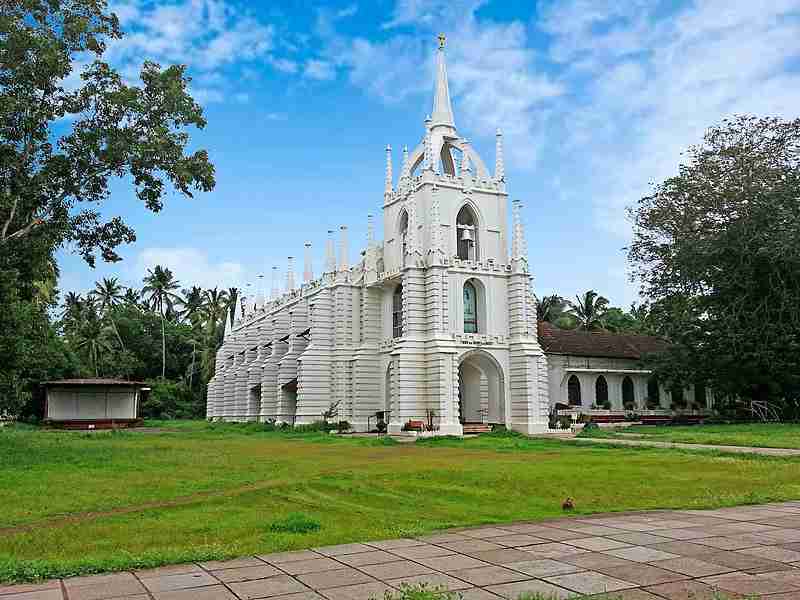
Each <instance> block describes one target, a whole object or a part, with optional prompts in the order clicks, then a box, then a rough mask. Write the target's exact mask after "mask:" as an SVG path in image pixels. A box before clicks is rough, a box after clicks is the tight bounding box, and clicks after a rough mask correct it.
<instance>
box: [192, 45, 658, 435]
mask: <svg viewBox="0 0 800 600" xmlns="http://www.w3.org/2000/svg"><path fill="white" fill-rule="evenodd" d="M393 166H394V165H393V160H392V152H391V148H388V147H387V149H386V175H385V190H384V196H383V206H382V217H383V218H382V222H383V241H382V242H379V241H376V239H375V231H374V229H375V227H374V224H373V223H372V219H371V217H370V224H369V229H368V239H367V243H366V249H365V250H364V251H363V252H362V254H361V259H360V261H359V262H358V264H355V265H350V264H349V260H348V257H349V244H348V239H347V228H346V227H344V226H343V227H341V229H340V238H339V244H338V245H339V248H338V256H337V252H336V247H335V242H334V239H333V237H332V232H329V240H328V245H327V249H326V262H325V266H324V270H323V273H322V275H321V277H318V278H315V277H314V275H313V272H312V266H311V259H310V244H306V260H305V268H304V275H303V282H302V283H301V284H299V285H296V284H295V281H294V273H293V269H292V266H291V263H290V266H289V272H288V273H287V280H286V292H285V293H283V294H282V295H277V294H275V293H274V292H273V298H272V299H270V300H266V299H265V298H263V297H258V298H256V299H255V300H254V301H253V302H244V303H243V310H242V312H241V314H240V315H238V317H237V319H236V320H235V322H234V324H233V325H232V326H231V325H230V322H229V321H228V326H227V328H226V333H225V338H224V342H223V344H222V346H221V348H220V349H219V351H218V353H217V361H216V372H215V375H214V377H213V378H212V380H211V381H210V382H209V387H208V406H207V416H208V418H210V419H223V420H230V421H267V420H273V419H274V420H275V421H277V422H288V423H292V424H301V423H311V422H313V421H317V420H319V419H320V418H321V416H322V414H323V413H325V412H326V411H328V410H329V408H330V407H332V406H334V407H335V413H336V414H335V416H334V418H335V419H336V420H346V421H348V422H349V423H350V424H351V426H352V428H353V429H354V430H356V431H364V430H369V429H371V428H374V427H375V424H376V421H377V420H379V419H381V420H384V419H385V421H386V422H387V424H388V429H389V432H398V431H400V430H401V429H402V427H403V425H404V424H405V423H407V422H408V421H433V422H434V423H435V425H436V426H437V428H438V432H439V433H440V434H452V435H459V434H461V433H462V432H463V429H464V425H465V424H472V423H492V424H503V425H505V426H506V427H508V428H510V429H514V430H517V431H520V432H523V433H528V434H531V433H538V432H542V431H545V430H547V428H548V416H549V413H550V410H551V406H552V405H554V404H555V403H556V402H564V403H568V402H567V401H568V398H567V396H568V394H569V389H568V383H567V380H568V374H567V371H565V370H564V368H563V364H562V363H563V360H561V359H559V360H556V361H555V363H557V365H558V370H557V371H555V372H552V373H551V371H552V369H549V368H548V356H547V355H546V353H545V351H543V349H542V346H541V345H540V343H539V338H538V331H537V321H536V304H535V299H534V295H533V289H532V276H531V272H530V269H529V263H528V258H527V248H526V242H525V234H524V228H523V224H522V211H521V205H520V203H519V202H513V203H511V204H512V206H511V212H512V228H511V231H510V232H509V231H508V225H507V223H508V214H509V196H508V192H507V187H506V185H507V184H506V178H505V172H504V162H503V145H502V135H501V134H500V133H499V132H498V134H497V142H496V154H495V157H494V165H493V169H489V167H487V165H486V163H485V162H484V161H483V160H482V159H481V157H480V156H479V155H478V154H477V152H476V151H475V150H474V149H473V148H472V146H471V145H470V143H469V141H468V140H466V139H465V138H463V137H462V136H460V135H459V133H458V131H457V129H456V125H455V119H454V116H453V110H452V106H451V101H450V93H449V88H448V80H447V70H446V65H445V57H444V40H443V38H440V43H439V48H438V50H437V55H436V83H435V93H434V102H433V112H432V114H431V115H430V116H429V117H428V118H427V119H426V120H425V130H424V136H423V138H422V141H421V142H420V143H419V145H418V146H417V147H416V148H414V149H413V150H412V151H411V152H409V151H408V149H404V150H403V156H402V168H401V170H400V173H399V176H398V177H397V178H395V177H394V175H393V170H394V169H393ZM509 245H510V252H509ZM587 335H591V334H587ZM626 361H627V362H626ZM635 362H636V361H635V358H633V357H632V356H631V355H630V353H628V355H626V356H621V357H619V360H617V361H615V362H614V361H612V362H609V363H608V364H609V365H611V366H609V367H608V368H609V369H611V370H614V369H616V370H622V371H630V374H629V375H628V377H629V378H630V377H635V378H636V379H637V381H636V390H639V392H638V395H639V396H641V395H642V393H644V392H642V391H641V390H644V389H645V388H644V387H643V384H642V380H643V379H645V380H646V378H647V374H648V372H647V371H644V370H641V369H638V370H637V369H636V368H635V367H636V365H635ZM604 364H605V363H604ZM634 371H636V373H634ZM553 376H555V377H556V378H557V380H552V377H553ZM583 376H584V377H585V376H586V374H585V373H584V374H583ZM620 381H622V380H621V379H620ZM638 403H640V404H641V405H642V406H644V399H643V398H641V397H640V398H639V402H638Z"/></svg>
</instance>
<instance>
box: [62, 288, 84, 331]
mask: <svg viewBox="0 0 800 600" xmlns="http://www.w3.org/2000/svg"><path fill="white" fill-rule="evenodd" d="M61 305H62V307H63V308H62V310H61V315H60V317H61V320H62V321H63V322H64V323H65V324H66V325H68V326H71V325H75V324H76V323H78V322H80V319H81V313H83V309H84V307H85V305H86V303H85V302H84V300H83V296H81V295H80V294H76V293H75V292H67V293H66V295H65V296H64V301H63V302H62V304H61Z"/></svg>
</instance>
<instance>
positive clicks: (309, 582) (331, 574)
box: [297, 567, 375, 591]
mask: <svg viewBox="0 0 800 600" xmlns="http://www.w3.org/2000/svg"><path fill="white" fill-rule="evenodd" d="M364 568H366V567H364ZM297 580H298V581H300V582H301V583H302V584H304V585H306V586H308V587H310V588H311V589H314V590H317V591H319V590H324V589H325V588H332V587H341V586H344V585H355V584H357V583H369V582H372V581H375V580H374V579H373V578H372V577H370V576H369V575H367V574H366V573H362V572H361V571H357V570H356V569H353V568H350V567H345V568H344V569H337V570H335V571H322V572H321V573H306V574H304V575H298V576H297Z"/></svg>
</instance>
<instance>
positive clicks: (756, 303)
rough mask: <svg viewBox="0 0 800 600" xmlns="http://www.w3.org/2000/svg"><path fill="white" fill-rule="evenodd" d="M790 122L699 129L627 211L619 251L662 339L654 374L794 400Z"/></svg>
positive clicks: (799, 215) (799, 352) (797, 138)
mask: <svg viewBox="0 0 800 600" xmlns="http://www.w3.org/2000/svg"><path fill="white" fill-rule="evenodd" d="M798 190H800V119H796V120H793V121H785V120H781V119H778V118H756V117H752V116H739V117H736V118H733V119H730V120H725V121H723V122H722V123H721V124H719V125H717V126H714V127H712V128H711V129H709V130H708V131H707V133H706V135H705V136H704V139H703V143H702V144H700V145H697V146H693V147H691V148H689V150H688V152H687V153H686V160H685V162H684V164H682V165H681V166H680V168H679V171H678V173H677V174H676V175H675V176H673V177H670V178H668V179H666V180H665V181H663V182H661V183H659V184H657V185H656V186H655V187H654V189H653V191H652V193H651V194H650V195H648V196H646V197H644V198H642V199H641V200H640V201H639V202H638V204H637V206H636V207H635V208H633V209H632V210H631V216H632V219H633V222H634V225H635V230H634V239H633V243H632V245H631V246H630V249H629V253H628V258H629V261H630V263H631V265H632V267H633V269H634V274H635V276H636V277H638V278H639V279H640V280H641V282H642V284H643V288H644V291H645V293H646V295H647V296H649V297H650V298H651V299H652V306H651V314H652V319H653V320H654V322H655V323H657V327H658V329H659V330H660V332H661V333H662V334H663V335H665V336H666V337H667V338H668V339H669V340H670V341H671V342H672V343H673V347H672V350H671V351H670V352H669V353H668V354H667V355H666V356H665V357H664V360H663V361H661V362H660V364H659V365H658V367H659V369H660V370H661V375H662V377H663V378H664V379H672V380H673V381H677V380H679V379H682V380H683V381H686V380H689V381H692V380H694V381H697V380H701V381H706V382H707V383H708V384H709V385H710V387H712V388H714V389H715V390H716V392H717V393H718V394H720V393H721V394H730V395H731V396H740V397H747V398H752V399H760V400H765V399H771V400H780V401H784V402H787V403H788V402H791V401H793V400H797V399H800V310H798V298H800V243H798V240H800V201H798Z"/></svg>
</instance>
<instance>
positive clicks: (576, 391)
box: [567, 375, 582, 406]
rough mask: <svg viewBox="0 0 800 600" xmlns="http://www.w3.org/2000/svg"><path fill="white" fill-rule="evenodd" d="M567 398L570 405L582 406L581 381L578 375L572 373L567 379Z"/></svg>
mask: <svg viewBox="0 0 800 600" xmlns="http://www.w3.org/2000/svg"><path fill="white" fill-rule="evenodd" d="M567 400H568V401H569V405H570V406H580V405H581V404H582V402H581V382H580V380H579V379H578V377H577V376H576V375H570V376H569V379H568V380H567Z"/></svg>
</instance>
